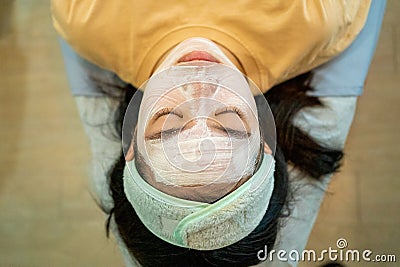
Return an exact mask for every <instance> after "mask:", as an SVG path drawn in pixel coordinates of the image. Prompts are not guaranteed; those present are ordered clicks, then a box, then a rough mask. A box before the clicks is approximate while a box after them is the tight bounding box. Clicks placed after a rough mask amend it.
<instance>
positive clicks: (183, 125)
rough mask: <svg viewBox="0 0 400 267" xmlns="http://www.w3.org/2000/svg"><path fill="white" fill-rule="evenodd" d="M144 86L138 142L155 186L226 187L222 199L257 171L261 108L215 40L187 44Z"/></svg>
mask: <svg viewBox="0 0 400 267" xmlns="http://www.w3.org/2000/svg"><path fill="white" fill-rule="evenodd" d="M143 89H144V95H143V99H142V102H141V105H140V111H139V119H138V125H137V126H138V128H137V131H138V132H137V140H136V141H137V142H138V143H137V147H138V151H139V153H141V154H142V155H143V158H144V159H145V161H146V163H147V164H148V165H149V166H150V167H151V168H152V170H153V172H154V176H155V177H154V180H155V183H161V184H162V187H165V186H173V187H177V186H178V187H191V188H193V187H204V188H207V187H209V186H210V185H213V184H214V185H218V188H221V187H223V188H224V189H223V190H221V189H219V190H220V191H221V195H220V196H219V197H221V196H222V195H225V194H226V193H228V192H230V191H231V190H232V189H233V188H234V187H235V186H237V184H239V183H240V181H241V180H242V179H243V178H244V177H249V176H251V175H252V173H253V172H254V168H255V163H256V159H257V157H258V156H259V153H260V144H261V140H260V132H259V124H258V119H257V118H258V116H257V107H256V104H255V101H254V97H253V94H252V92H251V90H250V87H249V84H248V82H247V80H246V78H245V77H244V75H243V74H241V73H240V72H239V71H238V69H237V68H236V67H235V65H234V64H233V63H232V62H231V61H230V60H229V59H228V57H227V56H226V55H225V54H224V53H223V52H222V51H221V50H220V49H219V48H218V46H217V45H216V44H214V43H213V42H211V41H209V40H206V39H202V38H191V39H188V40H186V41H184V42H182V43H181V44H179V45H178V46H177V47H175V49H173V50H172V51H171V52H170V53H169V55H168V56H167V57H166V58H165V59H164V61H163V62H162V63H161V64H160V65H159V67H158V68H157V70H156V71H155V74H154V75H152V77H151V78H150V79H149V81H148V82H147V84H146V85H145V86H144V88H143ZM153 185H154V184H153ZM177 191H178V190H177Z"/></svg>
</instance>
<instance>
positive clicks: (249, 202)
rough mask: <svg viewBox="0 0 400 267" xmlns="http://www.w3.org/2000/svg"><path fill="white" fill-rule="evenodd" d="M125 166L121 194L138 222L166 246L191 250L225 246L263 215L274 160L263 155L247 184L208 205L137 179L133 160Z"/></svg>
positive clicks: (139, 178)
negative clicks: (179, 196)
mask: <svg viewBox="0 0 400 267" xmlns="http://www.w3.org/2000/svg"><path fill="white" fill-rule="evenodd" d="M127 165H129V168H128V166H126V167H125V170H124V190H125V194H126V196H127V198H128V200H129V202H130V203H131V205H132V206H133V208H134V209H135V211H136V213H137V215H138V217H139V218H140V220H141V221H142V222H143V224H144V225H145V226H146V227H147V228H148V229H149V230H150V231H151V232H152V233H153V234H154V235H156V236H157V237H159V238H160V239H162V240H164V241H166V242H168V243H171V244H173V245H176V246H180V247H185V248H192V249H197V250H213V249H218V248H222V247H226V246H229V245H231V244H233V243H235V242H237V241H239V240H241V239H243V238H244V237H246V236H247V235H249V234H250V233H251V232H252V231H253V230H254V229H255V228H256V227H257V225H258V224H259V223H260V221H261V220H262V218H263V216H264V214H265V212H266V211H267V208H268V205H269V201H270V198H271V195H272V192H273V189H274V176H273V173H274V170H275V160H274V158H273V157H272V155H269V154H264V157H263V161H262V163H261V166H260V168H259V169H258V170H257V172H256V173H255V174H254V175H253V176H252V177H251V178H250V179H249V180H248V181H246V182H245V183H244V184H243V185H241V186H240V187H239V188H238V189H236V190H235V191H233V192H231V193H230V194H228V195H226V196H225V197H223V198H222V199H220V200H218V201H217V202H215V203H212V204H209V203H201V202H196V201H190V200H185V199H180V198H177V197H173V196H170V195H168V194H165V193H163V192H161V191H159V190H157V189H155V188H154V187H152V186H151V185H149V184H148V183H147V182H145V181H144V180H143V178H142V177H141V176H140V174H139V173H138V171H137V169H136V166H135V162H134V161H130V162H127Z"/></svg>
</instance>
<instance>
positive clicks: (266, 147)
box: [264, 142, 272, 155]
mask: <svg viewBox="0 0 400 267" xmlns="http://www.w3.org/2000/svg"><path fill="white" fill-rule="evenodd" d="M264 153H265V154H269V155H272V150H271V148H270V147H269V146H268V144H267V143H266V142H264Z"/></svg>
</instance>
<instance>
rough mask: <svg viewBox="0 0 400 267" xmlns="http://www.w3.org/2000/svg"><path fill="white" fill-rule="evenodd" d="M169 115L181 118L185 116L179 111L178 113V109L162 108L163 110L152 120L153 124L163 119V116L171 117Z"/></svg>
mask: <svg viewBox="0 0 400 267" xmlns="http://www.w3.org/2000/svg"><path fill="white" fill-rule="evenodd" d="M169 114H172V115H176V116H178V117H179V118H181V119H182V118H183V114H182V113H180V112H179V111H177V110H176V109H174V108H162V109H160V110H159V111H157V112H156V113H155V114H154V115H153V118H152V119H151V120H152V122H155V121H156V120H158V119H159V118H161V117H163V116H165V115H169Z"/></svg>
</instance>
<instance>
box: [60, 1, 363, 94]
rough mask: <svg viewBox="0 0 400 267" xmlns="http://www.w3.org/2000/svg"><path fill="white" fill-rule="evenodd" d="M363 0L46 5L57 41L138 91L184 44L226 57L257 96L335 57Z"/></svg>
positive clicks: (356, 28) (357, 20)
mask: <svg viewBox="0 0 400 267" xmlns="http://www.w3.org/2000/svg"><path fill="white" fill-rule="evenodd" d="M369 6H370V0H266V1H252V0H243V1H228V0H220V1H211V0H210V1H189V0H171V1H168V0H165V1H145V0H140V1H135V0H130V1H128V0H120V1H117V0H116V1H105V0H69V1H66V0H52V13H53V22H54V26H55V28H56V30H57V31H58V32H59V34H60V35H61V36H62V37H63V38H64V39H65V40H66V41H67V42H68V43H69V44H70V45H71V46H72V47H73V48H74V49H75V50H76V51H77V52H78V53H79V54H80V55H81V56H82V57H84V58H86V59H87V60H89V61H91V62H93V63H94V64H97V65H99V66H101V67H103V68H105V69H108V70H111V71H113V72H115V73H116V74H117V75H118V76H119V77H120V78H122V79H123V80H125V81H126V82H129V83H131V84H133V85H134V86H136V87H139V86H140V85H141V84H142V83H144V82H145V81H146V80H147V79H148V78H149V77H150V75H151V74H152V72H153V71H154V68H155V66H156V64H157V63H158V61H159V60H160V58H162V56H163V55H164V54H165V53H167V52H168V51H169V50H170V49H171V48H173V47H174V46H176V45H177V44H178V43H180V42H181V41H183V40H185V39H187V38H190V37H204V38H208V39H210V40H212V41H214V42H216V43H218V44H219V45H220V46H223V47H224V48H226V49H228V50H229V51H230V52H232V53H233V54H234V55H235V56H236V57H237V59H238V60H239V62H240V64H241V65H242V67H243V70H244V72H245V73H246V75H247V76H249V77H250V78H251V79H252V80H253V81H254V82H255V83H256V84H257V85H258V86H259V87H260V89H261V90H262V91H263V92H265V91H267V90H268V89H269V88H271V87H272V86H273V85H276V84H278V83H280V82H282V81H285V80H288V79H290V78H292V77H294V76H297V75H299V74H301V73H304V72H306V71H309V70H311V69H312V68H315V67H316V66H318V65H321V64H322V63H324V62H326V61H328V60H329V59H331V58H332V57H334V56H336V55H338V54H339V53H340V52H342V51H343V50H344V49H345V48H346V47H347V46H349V45H350V44H351V42H352V41H353V40H354V39H355V37H356V36H357V34H358V33H359V32H360V30H361V29H362V27H363V26H364V23H365V21H366V17H367V15H368V10H369Z"/></svg>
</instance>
